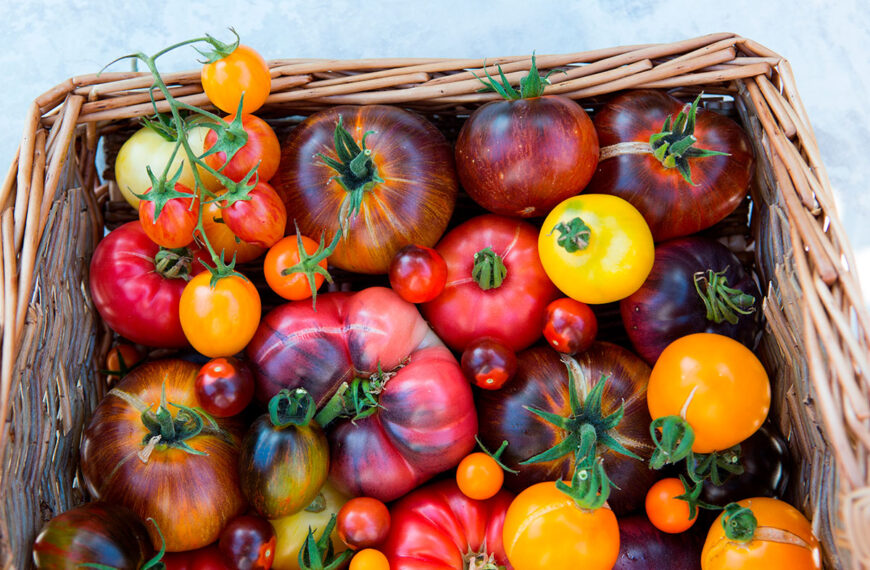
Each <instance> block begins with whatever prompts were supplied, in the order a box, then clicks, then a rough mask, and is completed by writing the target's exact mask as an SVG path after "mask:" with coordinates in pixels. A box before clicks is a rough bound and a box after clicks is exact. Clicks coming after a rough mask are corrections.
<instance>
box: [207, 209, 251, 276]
mask: <svg viewBox="0 0 870 570" xmlns="http://www.w3.org/2000/svg"><path fill="white" fill-rule="evenodd" d="M202 227H203V228H204V229H205V235H206V237H207V238H208V242H209V243H210V244H211V246H212V247H213V248H214V250H215V252H216V253H217V254H218V256H220V254H221V252H223V254H224V259H225V260H226V261H227V263H229V262H230V261H231V260H232V259H233V257H235V259H236V263H247V262H249V261H253V260H254V259H257V258H258V257H260V256H261V255H263V252H264V251H266V248H264V247H260V246H258V245H254V244H252V243H248V242H246V241H244V240H241V239H239V238H238V237H236V234H234V233H233V230H231V229H230V228H229V226H227V224H226V223H225V222H224V221H223V213H222V211H221V207H220V205H219V204H218V203H217V202H209V203H207V204H205V205H203V207H202Z"/></svg>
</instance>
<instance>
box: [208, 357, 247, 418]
mask: <svg viewBox="0 0 870 570" xmlns="http://www.w3.org/2000/svg"><path fill="white" fill-rule="evenodd" d="M195 389H196V397H197V399H198V400H199V402H200V404H201V405H202V409H203V410H205V411H206V412H208V413H209V414H211V415H213V416H215V417H217V418H228V417H230V416H235V415H236V414H240V413H241V412H242V410H244V409H245V408H246V407H247V406H248V404H250V403H251V400H252V399H253V397H254V373H253V372H251V369H250V368H248V365H247V364H245V363H244V362H243V361H241V360H239V359H238V358H233V357H232V356H228V357H220V358H213V359H212V360H209V361H208V362H206V363H205V364H203V366H202V368H200V369H199V373H198V374H197V375H196V387H195Z"/></svg>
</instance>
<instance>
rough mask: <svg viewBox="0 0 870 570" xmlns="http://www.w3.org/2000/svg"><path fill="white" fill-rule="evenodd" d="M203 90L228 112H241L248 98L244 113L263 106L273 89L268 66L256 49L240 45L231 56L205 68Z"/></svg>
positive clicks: (201, 75) (203, 71) (214, 102)
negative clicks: (239, 110)
mask: <svg viewBox="0 0 870 570" xmlns="http://www.w3.org/2000/svg"><path fill="white" fill-rule="evenodd" d="M200 80H201V81H202V89H203V91H205V94H206V96H207V97H208V99H209V101H211V102H212V103H213V104H214V106H215V107H217V108H218V109H220V110H221V111H224V112H226V113H235V112H236V111H238V109H239V101H241V99H242V94H244V96H245V102H244V106H243V107H242V112H243V113H253V112H254V111H256V110H257V109H259V108H260V107H262V106H263V103H265V102H266V97H268V96H269V91H270V90H271V88H272V77H271V76H270V75H269V66H268V65H266V60H264V59H263V56H261V55H260V54H259V53H258V52H257V51H256V50H254V49H252V48H250V47H248V46H245V45H239V47H237V48H236V49H235V50H234V51H233V52H232V53H231V54H230V55H228V56H226V57H223V58H221V59H219V60H217V61H215V62H213V63H207V64H205V65H203V66H202V71H201V73H200Z"/></svg>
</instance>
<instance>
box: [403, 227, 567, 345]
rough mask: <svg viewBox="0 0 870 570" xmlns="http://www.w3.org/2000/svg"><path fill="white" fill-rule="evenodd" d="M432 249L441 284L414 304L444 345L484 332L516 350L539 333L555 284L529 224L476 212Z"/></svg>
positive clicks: (467, 342)
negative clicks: (442, 273)
mask: <svg viewBox="0 0 870 570" xmlns="http://www.w3.org/2000/svg"><path fill="white" fill-rule="evenodd" d="M436 250H437V251H438V253H440V254H441V257H443V258H444V261H445V262H447V285H446V286H445V287H444V291H442V292H441V294H440V295H439V296H438V297H436V298H435V299H434V300H432V301H430V302H428V303H424V304H423V305H421V307H420V310H421V311H422V312H423V315H424V316H425V317H426V319H427V320H428V321H429V323H430V324H431V325H432V328H434V329H435V332H436V333H438V336H439V337H441V339H442V340H443V341H444V342H446V343H447V344H448V345H449V346H450V348H452V349H453V350H456V351H462V350H465V348H466V347H467V346H468V344H469V343H470V342H471V341H473V340H477V339H479V338H482V337H486V336H489V337H494V338H497V339H499V340H501V341H502V342H504V343H505V344H507V345H508V346H509V347H511V348H512V349H514V350H522V349H524V348H526V347H528V346H529V345H531V344H532V343H533V342H535V341H536V340H537V339H538V338H539V337H540V336H541V330H542V329H543V327H544V313H545V310H546V307H547V303H549V302H550V301H551V300H552V299H554V298H555V297H556V287H555V286H554V285H553V284H552V283H551V282H550V279H549V278H548V277H547V274H546V273H545V272H544V268H543V266H541V260H540V259H539V258H538V230H537V229H536V228H535V227H534V226H533V225H531V224H529V223H528V222H525V221H523V220H517V219H511V218H505V217H502V216H494V215H486V216H479V217H476V218H472V219H471V220H468V221H467V222H465V223H464V224H462V225H460V226H458V227H456V228H454V229H453V230H451V231H450V233H448V234H447V235H446V236H444V239H442V240H441V242H440V243H439V244H438V247H437V248H436Z"/></svg>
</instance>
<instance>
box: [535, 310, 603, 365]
mask: <svg viewBox="0 0 870 570" xmlns="http://www.w3.org/2000/svg"><path fill="white" fill-rule="evenodd" d="M597 334H598V319H596V318H595V313H593V312H592V309H590V308H589V305H587V304H586V303H581V302H580V301H575V300H574V299H571V298H568V297H564V298H562V299H556V300H555V301H553V302H552V303H550V304H549V305H547V321H546V323H545V324H544V338H546V339H547V342H549V343H550V346H552V347H553V348H555V349H556V350H558V351H559V352H564V353H565V354H577V353H578V352H583V351H584V350H586V349H587V348H589V347H590V346H592V343H593V342H594V341H595V336H596V335H597Z"/></svg>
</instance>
